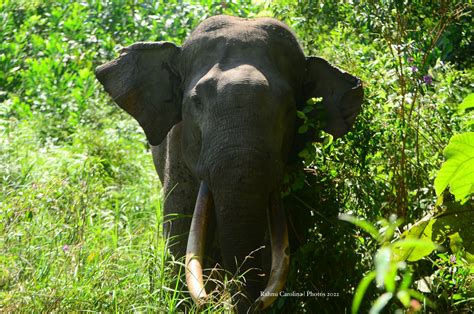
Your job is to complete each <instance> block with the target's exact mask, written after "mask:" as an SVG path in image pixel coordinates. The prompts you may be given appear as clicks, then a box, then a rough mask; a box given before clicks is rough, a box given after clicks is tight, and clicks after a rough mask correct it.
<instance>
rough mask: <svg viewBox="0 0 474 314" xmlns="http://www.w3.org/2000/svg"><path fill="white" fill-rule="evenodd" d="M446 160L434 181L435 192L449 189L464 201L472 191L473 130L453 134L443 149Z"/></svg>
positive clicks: (457, 198)
mask: <svg viewBox="0 0 474 314" xmlns="http://www.w3.org/2000/svg"><path fill="white" fill-rule="evenodd" d="M443 153H444V157H445V158H446V161H445V162H444V163H443V166H442V167H441V169H440V170H439V172H438V175H437V176H436V179H435V181H434V186H435V189H436V194H438V195H441V194H442V193H443V191H444V190H445V189H446V188H447V187H448V185H449V187H450V188H449V191H450V192H451V193H452V194H453V195H454V196H455V197H456V200H457V201H460V202H462V203H464V202H466V201H467V200H468V199H469V198H470V196H471V194H473V193H474V132H467V133H462V134H456V135H454V136H453V137H452V138H451V140H450V141H449V144H448V146H446V148H445V149H444V151H443Z"/></svg>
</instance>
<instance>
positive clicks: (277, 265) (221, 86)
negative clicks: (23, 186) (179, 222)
mask: <svg viewBox="0 0 474 314" xmlns="http://www.w3.org/2000/svg"><path fill="white" fill-rule="evenodd" d="M96 75H97V78H98V79H99V81H100V82H101V83H102V84H103V85H104V87H105V90H106V91H107V92H108V93H109V94H110V95H111V96H112V97H113V99H114V101H115V102H116V103H117V104H118V105H119V106H120V107H121V108H123V109H124V110H125V111H127V112H128V113H129V114H130V115H132V116H133V117H134V118H135V119H136V120H137V121H138V122H139V124H140V125H141V126H142V128H143V130H144V131H145V134H146V137H147V139H148V141H149V143H150V144H151V145H158V144H160V143H161V142H162V141H163V140H164V138H165V137H166V136H167V134H168V132H169V131H170V129H171V128H172V127H173V126H174V125H175V124H177V123H181V125H182V133H181V139H180V141H181V150H182V158H183V159H184V161H185V164H186V166H187V168H188V169H189V171H190V172H191V173H192V175H193V176H194V177H195V178H196V179H197V180H198V181H199V182H201V185H200V190H199V196H198V199H197V202H196V207H195V211H194V215H193V221H192V224H191V227H190V232H189V240H188V249H187V265H188V272H187V277H188V280H187V282H188V286H189V289H190V292H191V295H192V296H193V298H194V299H195V300H197V301H199V300H200V299H202V298H205V296H206V294H205V291H204V289H203V285H202V271H201V258H202V256H203V255H204V253H205V251H204V248H203V243H204V239H203V238H204V236H205V234H206V228H207V224H208V223H209V222H208V218H207V217H209V215H210V213H213V215H215V218H216V219H215V221H216V225H217V226H216V228H217V236H218V239H217V240H218V242H219V245H220V254H221V256H222V259H223V263H224V268H225V269H228V270H230V271H232V270H235V268H236V262H237V264H238V263H242V262H243V260H244V259H245V258H246V257H247V256H248V254H249V253H250V252H253V251H255V250H256V249H257V248H259V247H260V246H263V245H264V244H265V234H266V233H267V234H270V238H271V247H272V259H271V260H272V261H271V263H272V267H271V272H270V276H269V279H262V277H259V276H257V275H251V274H249V279H248V285H247V286H248V290H247V294H248V296H249V297H251V298H253V299H255V298H257V297H259V296H260V297H259V298H258V300H257V302H256V304H257V306H258V307H260V308H264V307H266V306H268V305H269V304H271V302H272V301H273V300H274V299H275V298H276V297H275V295H277V294H278V291H279V290H281V289H282V288H283V286H284V284H285V280H286V274H287V270H288V265H289V256H288V254H289V253H288V236H287V230H286V223H285V216H284V214H283V212H282V211H283V208H282V205H281V200H280V186H281V184H282V179H283V175H284V171H285V165H286V164H287V163H288V159H289V156H290V155H291V154H293V153H294V149H295V143H296V142H297V137H298V136H299V135H298V134H297V132H296V130H297V124H298V123H297V118H296V111H297V110H299V108H301V107H302V106H303V105H304V104H305V102H306V100H307V99H309V98H311V97H322V104H323V106H324V108H325V110H326V116H327V121H326V127H325V130H326V131H327V132H329V133H331V134H332V135H333V136H334V137H340V136H342V135H344V134H345V133H347V132H348V131H349V129H350V128H351V126H352V124H353V123H354V120H355V118H356V116H357V114H358V113H359V111H360V107H361V103H362V98H363V91H362V85H361V82H360V80H359V79H357V78H356V77H354V76H351V75H349V74H347V73H345V72H343V71H341V70H339V69H337V68H335V67H333V66H331V65H330V64H329V63H328V62H327V61H325V60H324V59H321V58H316V57H305V56H304V53H303V51H302V49H301V47H300V45H299V44H298V41H297V39H296V37H295V35H294V34H293V32H292V31H291V30H290V29H289V28H288V27H287V26H286V25H285V24H283V23H281V22H279V21H277V20H275V19H270V18H259V19H253V20H252V19H242V18H236V17H230V16H215V17H212V18H209V19H207V20H205V21H204V22H202V23H201V24H200V25H199V26H198V27H197V28H196V29H195V30H194V32H193V33H192V34H191V35H190V37H189V38H188V39H187V40H186V42H185V43H184V44H183V46H182V47H178V46H176V45H174V44H173V43H169V42H152V43H136V44H133V45H131V46H129V47H126V48H123V49H122V51H121V53H120V56H119V57H118V58H117V59H115V60H113V61H111V62H109V63H107V64H105V65H103V66H100V67H98V68H97V70H96ZM267 218H268V225H269V227H268V228H266V225H267ZM255 254H257V255H258V254H259V253H258V252H257V253H255ZM248 266H249V268H254V267H255V268H262V266H263V265H262V262H261V258H254V259H252V260H251V262H249V265H248ZM264 281H267V282H266V284H267V288H266V290H265V293H260V291H261V290H262V287H263V284H264Z"/></svg>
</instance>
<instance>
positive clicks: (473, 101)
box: [458, 93, 474, 113]
mask: <svg viewBox="0 0 474 314" xmlns="http://www.w3.org/2000/svg"><path fill="white" fill-rule="evenodd" d="M472 108H474V93H471V94H469V95H467V96H466V98H464V100H463V101H462V103H461V104H459V107H458V110H459V111H460V112H461V113H463V112H464V111H465V110H467V109H472Z"/></svg>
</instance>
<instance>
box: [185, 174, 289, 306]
mask: <svg viewBox="0 0 474 314" xmlns="http://www.w3.org/2000/svg"><path fill="white" fill-rule="evenodd" d="M213 206H214V200H213V196H212V192H211V191H210V189H209V187H208V186H207V184H206V183H205V182H204V181H201V185H200V187H199V193H198V198H197V200H196V205H195V209H194V214H193V218H192V222H191V228H190V230H189V237H188V243H187V249H186V283H187V286H188V290H189V293H190V294H191V297H192V298H193V300H194V301H195V302H196V303H197V304H198V305H202V304H204V303H206V300H207V299H208V296H207V293H206V290H205V288H204V283H203V273H202V260H203V255H204V249H205V248H204V243H206V230H207V227H208V225H209V220H210V214H211V210H212V208H213ZM267 218H268V227H269V230H270V236H271V237H270V241H271V249H272V265H271V271H270V276H269V279H268V282H267V286H266V288H265V290H264V291H262V292H261V294H260V297H259V298H257V300H255V302H254V304H253V305H252V309H253V310H263V309H265V308H267V307H268V306H270V305H271V304H272V303H273V302H274V301H275V300H276V298H277V297H278V293H279V292H280V291H281V290H282V289H283V287H284V286H285V283H286V278H287V275H288V270H289V265H290V257H289V249H288V247H289V243H288V229H287V225H286V219H285V213H284V209H283V205H282V202H281V198H280V196H279V192H278V191H274V192H273V193H271V195H270V199H269V206H268V212H267Z"/></svg>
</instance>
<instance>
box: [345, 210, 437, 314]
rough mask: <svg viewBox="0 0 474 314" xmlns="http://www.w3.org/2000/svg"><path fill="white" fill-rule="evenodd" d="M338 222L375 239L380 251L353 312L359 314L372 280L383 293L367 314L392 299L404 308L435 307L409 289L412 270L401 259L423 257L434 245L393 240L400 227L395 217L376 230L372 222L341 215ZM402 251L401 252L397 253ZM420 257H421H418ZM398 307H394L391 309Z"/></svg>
mask: <svg viewBox="0 0 474 314" xmlns="http://www.w3.org/2000/svg"><path fill="white" fill-rule="evenodd" d="M340 219H342V220H345V221H348V222H350V223H353V224H355V225H356V226H358V227H360V228H362V229H363V230H364V231H366V232H367V233H369V234H370V235H371V237H373V238H374V239H375V240H377V242H378V244H379V245H380V248H379V249H378V250H377V252H376V253H375V256H374V266H375V270H373V271H370V272H369V273H368V274H366V275H365V276H364V278H363V279H362V280H361V282H360V283H359V285H358V287H357V289H356V291H355V294H354V301H353V303H352V313H358V311H359V309H360V305H361V302H362V299H363V297H364V294H365V293H366V291H367V288H368V287H369V285H370V283H371V282H372V281H374V280H375V282H376V286H377V288H379V289H381V290H382V291H384V292H383V293H382V294H380V295H379V296H378V297H377V298H376V299H375V301H374V302H373V304H372V307H371V308H370V311H369V313H373V314H375V313H380V312H381V311H382V310H383V309H384V308H385V307H386V306H387V305H388V304H389V302H390V301H391V300H392V299H395V300H398V301H399V302H400V304H401V305H402V306H403V308H405V309H411V310H414V311H417V310H419V307H420V303H419V302H418V301H421V302H423V303H424V304H426V305H428V306H430V307H432V308H434V307H435V305H434V304H433V303H432V302H431V301H430V300H428V299H426V298H425V297H424V296H423V294H421V293H419V292H417V291H416V290H414V289H411V288H410V286H411V285H412V277H413V273H412V270H411V269H410V268H409V267H408V265H407V263H406V262H405V259H406V258H400V256H401V255H403V254H404V253H405V252H410V253H409V254H410V255H411V256H413V255H421V257H426V256H427V255H429V254H430V253H431V251H432V250H433V249H435V248H436V245H435V244H434V243H433V242H431V241H430V240H427V239H395V240H394V236H395V230H396V229H397V227H398V226H399V225H400V224H401V221H400V220H397V219H396V218H395V217H394V216H392V217H391V218H390V220H389V221H387V220H385V219H381V220H380V221H379V222H378V223H379V224H380V225H381V228H380V229H379V230H377V229H376V227H375V226H374V225H372V224H371V223H369V222H367V221H365V220H361V219H359V218H356V217H354V216H349V215H341V216H340ZM400 252H403V253H400ZM421 257H420V258H421ZM394 306H395V307H398V306H397V305H396V304H395V305H392V308H393V307H394Z"/></svg>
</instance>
